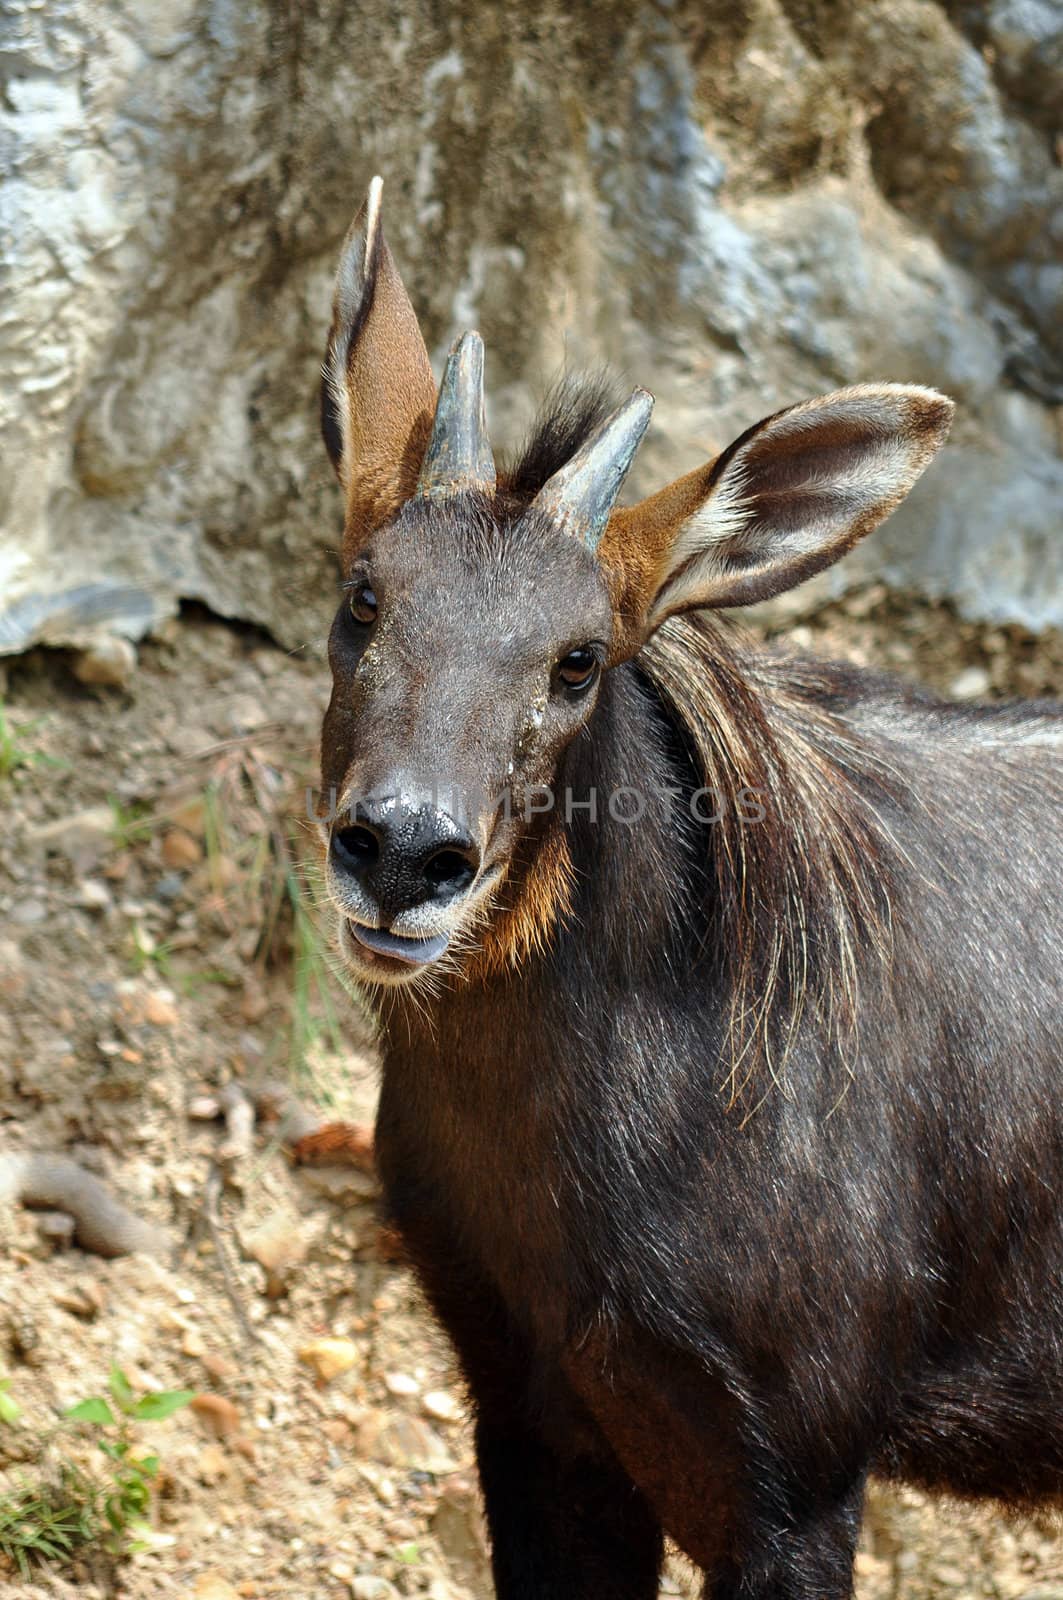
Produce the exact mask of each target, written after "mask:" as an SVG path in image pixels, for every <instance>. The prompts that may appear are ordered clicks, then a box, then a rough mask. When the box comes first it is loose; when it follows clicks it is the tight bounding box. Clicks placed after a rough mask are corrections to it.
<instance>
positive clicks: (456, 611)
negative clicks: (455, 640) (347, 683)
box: [352, 493, 612, 646]
mask: <svg viewBox="0 0 1063 1600" xmlns="http://www.w3.org/2000/svg"><path fill="white" fill-rule="evenodd" d="M362 571H366V572H367V573H368V575H369V576H370V577H371V579H372V580H373V582H374V584H375V585H376V586H377V588H378V597H379V599H380V601H381V604H382V606H384V607H385V608H388V609H390V608H391V607H394V606H401V607H402V608H403V609H404V610H405V609H407V608H409V610H410V612H411V616H410V621H411V622H412V621H413V620H414V619H413V615H412V613H416V616H417V623H418V624H419V625H420V626H423V627H425V628H426V629H429V630H430V631H433V632H434V631H435V630H436V629H437V628H438V629H439V631H440V632H441V633H442V634H443V635H444V636H448V635H450V634H451V633H452V631H453V629H454V626H455V625H457V626H458V628H459V629H460V631H461V632H462V633H464V634H468V635H474V636H476V637H478V638H480V639H482V638H483V637H484V632H485V629H486V630H490V633H492V634H493V635H494V637H495V638H497V639H498V640H499V642H504V641H506V640H507V639H512V640H514V641H516V640H517V639H521V640H526V641H527V642H528V643H529V644H531V645H533V646H534V645H536V644H539V643H543V644H548V645H550V646H556V645H557V644H559V643H560V644H564V643H567V642H569V641H570V640H571V642H573V643H580V642H582V641H583V639H584V638H586V637H591V636H594V637H597V638H601V639H603V640H604V641H605V642H606V643H608V640H609V633H610V630H611V618H612V612H611V607H610V604H609V599H608V594H607V590H606V586H605V582H604V580H603V578H602V575H601V572H600V570H599V568H598V564H597V562H596V561H595V558H594V556H593V555H592V553H591V552H590V551H589V550H588V549H587V548H586V546H585V545H583V544H581V543H580V542H579V540H577V539H574V538H572V537H571V536H570V535H568V534H565V533H562V532H561V531H560V530H559V529H558V528H556V527H555V526H554V525H553V523H551V521H550V520H549V519H548V518H547V517H545V516H543V514H542V513H541V512H538V511H536V509H535V508H534V507H521V506H515V505H513V504H512V503H507V502H506V501H505V500H504V499H501V498H500V499H497V500H496V499H494V498H491V497H487V496H484V495H482V494H477V493H467V494H462V495H457V496H455V497H454V499H453V500H449V501H444V502H442V503H440V502H435V503H429V502H427V501H423V500H411V501H408V502H407V504H406V505H405V506H403V508H402V510H401V511H400V513H399V515H398V516H397V517H396V518H395V520H394V521H393V522H392V523H390V524H389V525H388V526H387V527H385V528H382V529H380V530H379V531H378V532H377V533H375V534H374V535H373V538H372V540H371V541H370V543H369V545H368V546H367V547H366V548H365V549H364V550H363V552H362V553H361V555H360V556H358V557H356V558H355V561H354V563H353V566H352V573H353V574H356V575H357V574H360V573H361V572H362Z"/></svg>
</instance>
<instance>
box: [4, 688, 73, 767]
mask: <svg viewBox="0 0 1063 1600" xmlns="http://www.w3.org/2000/svg"><path fill="white" fill-rule="evenodd" d="M40 725H41V719H40V718H38V719H37V721H35V722H18V723H16V722H15V721H13V719H12V718H11V716H10V715H9V713H8V710H7V707H6V706H5V705H4V702H3V701H2V700H0V778H11V777H13V776H14V774H15V773H16V772H19V771H20V770H22V769H23V768H28V767H58V766H63V765H64V764H65V763H63V762H61V761H56V760H55V759H54V758H53V757H51V756H46V755H44V753H43V752H42V751H40V750H33V749H31V748H30V746H29V745H28V744H26V743H25V741H26V740H27V739H28V738H29V737H30V736H31V735H32V734H34V733H36V731H37V729H38V728H39V727H40Z"/></svg>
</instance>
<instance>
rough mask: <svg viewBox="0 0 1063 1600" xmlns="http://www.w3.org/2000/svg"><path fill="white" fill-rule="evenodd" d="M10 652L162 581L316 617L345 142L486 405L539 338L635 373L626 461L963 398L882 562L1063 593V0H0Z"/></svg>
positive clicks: (144, 608)
mask: <svg viewBox="0 0 1063 1600" xmlns="http://www.w3.org/2000/svg"><path fill="white" fill-rule="evenodd" d="M0 71H2V74H3V77H4V92H3V97H2V100H0V179H2V181H0V256H2V259H3V262H4V266H5V270H6V286H5V290H4V294H3V299H2V302H0V352H2V356H0V359H2V361H3V364H4V368H5V372H6V376H5V378H4V381H3V383H2V386H0V439H2V447H0V448H2V456H3V470H2V475H0V650H15V649H20V648H22V647H24V646H25V645H26V644H28V643H29V642H31V641H33V640H35V639H45V640H52V641H69V640H72V639H80V638H82V637H84V636H85V634H86V633H87V632H89V631H91V630H94V629H97V630H98V629H104V630H110V631H118V632H127V633H130V634H136V633H138V632H142V631H143V630H145V629H146V628H148V627H149V626H150V625H151V623H152V621H153V620H155V619H158V618H160V617H161V616H163V615H165V614H166V613H167V612H169V611H172V609H173V608H174V606H175V605H176V603H177V601H178V599H179V598H180V597H183V596H190V597H198V598H202V599H203V600H205V601H207V602H208V603H209V604H210V605H211V606H213V607H214V608H215V609H217V610H218V611H220V612H223V613H225V614H228V615H233V616H240V617H247V618H250V619H253V620H255V621H258V622H261V623H263V624H265V625H267V626H268V627H269V628H271V629H272V630H273V631H274V633H275V634H276V635H277V637H278V638H280V639H282V640H283V641H285V642H286V643H288V644H290V645H302V644H303V643H304V642H305V641H307V640H310V639H314V638H317V637H319V636H320V634H321V631H322V620H323V617H324V616H325V615H326V613H327V611H328V609H329V607H330V606H331V605H332V603H333V596H334V582H335V577H334V572H335V569H334V561H333V555H332V551H333V545H334V540H335V534H336V528H337V524H338V518H339V500H338V494H337V492H336V490H335V489H334V487H333V485H332V483H331V480H330V477H329V474H328V472H327V469H326V466H325V462H324V456H323V452H322V451H321V449H320V446H319V444H318V441H317V438H316V386H317V375H318V362H319V360H320V352H321V346H322V341H323V335H324V329H325V325H326V322H327V318H328V303H329V295H330V278H331V273H332V270H333V266H334V261H335V256H336V252H337V248H338V245H339V241H340V239H341V237H342V235H343V232H344V230H345V228H346V226H347V223H348V221H349V219H350V215H351V213H352V211H353V210H354V209H355V208H356V206H357V205H358V204H359V203H360V200H361V196H362V193H363V191H364V188H365V185H366V183H367V181H368V179H369V177H370V176H371V174H372V173H373V172H374V171H380V172H382V173H383V174H384V178H385V223H386V228H387V231H388V235H389V238H390V240H391V243H392V248H393V250H394V251H395V254H396V256H397V258H398V260H399V261H400V264H401V266H402V269H403V272H404V274H405V277H406V281H407V284H408V286H409V288H410V292H411V295H412V297H413V299H414V302H415V304H416V305H417V307H418V309H419V311H420V312H421V315H422V319H423V323H424V327H425V331H426V336H427V338H428V341H429V346H430V348H431V349H432V350H433V352H434V353H435V354H436V355H437V356H438V355H441V354H442V352H443V351H444V350H445V348H446V345H447V343H448V341H449V340H450V339H451V338H452V337H453V336H454V335H455V333H456V332H459V331H460V330H461V329H463V328H465V327H467V326H470V325H475V326H478V327H479V328H480V329H481V331H482V332H483V334H484V336H485V339H486V341H487V348H488V359H489V383H490V387H491V423H492V431H493V436H494V438H495V440H496V443H497V444H502V445H504V444H506V443H507V442H512V441H513V440H514V439H515V436H516V434H517V432H518V431H519V428H520V426H521V425H522V424H523V422H524V421H525V420H526V419H527V417H528V415H529V413H530V411H531V409H532V407H533V404H534V400H535V397H536V396H537V395H538V394H539V392H540V391H541V389H542V387H543V386H544V384H545V383H546V381H547V380H548V379H549V378H550V376H551V375H552V374H553V373H554V372H555V370H556V369H557V367H558V366H559V365H560V364H561V363H562V362H564V361H566V360H567V361H569V362H571V363H573V364H579V363H583V362H595V361H599V360H602V359H605V360H608V361H610V362H612V363H614V364H615V365H617V366H618V367H620V368H621V369H622V370H623V371H624V372H626V373H627V374H629V375H630V376H631V377H632V379H638V380H639V381H641V382H645V383H647V384H648V385H649V386H650V387H652V388H653V389H654V390H655V391H656V393H657V396H658V405H657V411H656V416H655V422H654V426H653V430H652V432H651V434H650V436H649V439H648V442H647V445H646V446H645V447H644V449H643V451H642V453H641V457H640V461H639V466H638V472H637V475H636V479H635V482H634V485H633V488H634V490H635V491H636V492H638V491H644V490H646V489H648V488H650V487H654V486H656V485H657V484H658V483H659V482H660V481H661V480H662V479H663V478H664V477H665V476H666V475H672V474H674V473H676V472H679V471H681V470H684V469H685V468H687V467H688V466H690V465H692V464H694V463H695V462H696V461H697V460H699V459H701V458H703V457H704V456H705V455H706V454H708V453H711V452H714V451H715V450H716V449H718V448H720V446H721V445H722V444H724V443H726V441H727V440H728V439H729V438H730V437H731V436H732V435H733V434H734V433H735V432H736V431H738V430H739V429H741V428H742V427H744V426H745V425H747V424H748V423H749V422H751V421H753V420H754V419H755V418H756V417H758V416H760V415H763V414H764V413H765V412H767V411H770V410H772V409H775V408H776V407H778V406H780V405H784V404H787V403H789V402H790V401H793V400H796V399H798V398H801V397H803V396H806V395H808V394H811V393H814V392H816V391H820V390H823V389H824V388H830V387H834V386H837V385H840V384H845V383H850V382H855V381H859V380H862V379H865V378H893V379H908V380H915V381H919V382H925V383H932V384H935V385H937V386H939V387H941V388H944V389H946V390H947V391H948V392H949V393H951V394H953V395H954V396H955V397H956V398H957V399H958V401H959V403H960V413H959V419H958V423H957V426H956V429H955V432H954V436H953V442H952V443H951V444H950V446H949V448H948V450H947V452H946V454H945V456H944V458H943V460H942V462H941V464H939V465H938V466H937V467H936V469H935V470H934V471H933V472H932V473H931V475H930V477H929V478H928V479H926V480H924V482H923V483H922V484H921V485H920V487H919V488H918V489H917V491H916V493H915V495H914V496H913V498H912V500H911V502H910V504H909V505H908V506H907V507H906V508H905V509H904V510H903V511H902V512H901V513H899V514H898V515H897V516H896V517H895V518H894V519H893V520H892V521H891V522H890V523H889V524H887V526H886V528H884V529H883V530H882V531H881V533H880V534H879V535H877V536H876V537H875V539H874V540H873V541H872V542H871V544H870V545H869V546H868V547H866V548H865V549H864V550H863V551H862V552H861V553H860V554H859V555H858V556H857V557H855V558H853V559H852V560H851V561H850V562H848V563H846V566H845V567H844V568H843V569H841V570H840V571H839V572H838V573H836V574H832V575H826V576H825V578H824V579H822V580H819V581H820V584H821V588H820V590H819V593H820V594H822V593H823V591H824V588H826V587H836V586H837V585H838V584H840V583H841V582H843V581H852V580H853V578H854V577H858V576H861V575H862V576H866V575H867V574H868V572H870V571H872V570H874V571H875V572H877V573H884V574H885V575H886V576H887V577H888V578H889V579H890V580H891V581H894V582H898V583H906V584H911V585H914V586H916V587H919V588H922V589H923V590H925V591H928V592H930V593H934V594H947V595H950V596H952V597H954V598H955V599H956V600H957V601H958V603H959V604H960V606H961V607H962V608H963V609H964V610H965V611H967V612H968V613H970V614H973V615H980V616H985V617H995V618H1012V619H1018V620H1021V621H1024V622H1026V623H1028V624H1030V625H1032V626H1039V625H1043V624H1047V623H1050V622H1052V623H1063V537H1061V521H1063V515H1061V510H1060V507H1061V503H1063V463H1061V460H1060V443H1061V440H1060V418H1061V413H1060V411H1059V409H1058V406H1059V403H1060V401H1063V331H1061V330H1063V317H1061V314H1060V313H1061V309H1063V171H1061V169H1060V155H1061V147H1060V134H1059V131H1058V120H1057V119H1058V117H1059V115H1060V107H1061V106H1063V36H1061V32H1060V20H1059V9H1058V4H1057V0H947V3H944V4H937V3H933V0H861V3H860V4H858V5H856V4H851V3H849V0H747V3H745V4H741V3H740V4H738V5H735V4H732V3H730V0H726V3H725V0H690V3H687V0H675V3H666V0H659V3H657V4H649V3H641V4H636V3H634V0H606V3H596V4H591V3H589V0H583V3H580V4H575V5H571V4H561V3H560V0H556V3H555V0H549V3H546V4H541V5H528V4H523V3H520V0H499V3H497V4H491V5H485V4H482V3H473V0H464V3H462V0H458V3H454V4H449V5H442V4H439V3H438V0H394V3H391V4H386V3H383V0H363V3H361V4H359V5H347V4H344V3H342V0H300V3H299V4H297V5H289V4H286V3H282V0H251V3H248V4H237V3H236V0H109V3H104V0H50V3H49V4H48V5H46V6H45V5H42V4H40V0H5V3H4V4H3V6H2V7H0Z"/></svg>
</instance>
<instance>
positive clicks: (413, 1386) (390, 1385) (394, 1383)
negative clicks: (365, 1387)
mask: <svg viewBox="0 0 1063 1600" xmlns="http://www.w3.org/2000/svg"><path fill="white" fill-rule="evenodd" d="M384 1387H385V1388H386V1389H387V1391H388V1393H389V1394H394V1395H412V1394H418V1393H419V1392H420V1388H421V1385H420V1384H419V1383H418V1382H417V1379H416V1378H415V1377H413V1376H412V1375H411V1374H410V1373H409V1372H386V1373H385V1374H384Z"/></svg>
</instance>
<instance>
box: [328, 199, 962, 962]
mask: <svg viewBox="0 0 1063 1600" xmlns="http://www.w3.org/2000/svg"><path fill="white" fill-rule="evenodd" d="M380 198H381V196H380V181H379V179H374V181H373V184H372V185H371V187H370V190H369V195H368V198H367V200H366V203H365V206H364V207H363V209H362V211H361V212H360V213H359V215H358V216H357V217H356V219H355V221H354V223H353V224H352V227H351V230H350V232H349V233H348V236H347V239H346V241H345V243H344V246H343V251H342V256H341V260H340V266H339V271H338V274H337V279H336V290H335V298H334V303H333V319H332V326H331V330H330V333H329V338H328V345H327V349H326V354H325V364H324V380H323V387H322V430H323V434H324V438H325V443H326V446H327V448H328V451H329V454H330V456H331V459H332V462H333V464H334V466H335V469H336V472H337V474H338V476H339V479H340V483H341V485H342V487H343V490H344V494H345V521H344V535H343V578H344V585H343V598H342V602H341V604H340V607H339V610H338V612H337V614H336V618H335V621H334V623H333V627H332V632H331V636H330V641H329V656H330V663H331V667H332V674H333V690H332V697H331V701H330V704H329V708H328V712H327V714H326V717H325V723H324V729H323V735H322V777H323V785H324V788H325V791H326V792H327V793H328V794H329V795H330V797H331V800H332V803H331V806H330V817H329V819H328V822H327V823H326V824H325V827H326V831H327V838H328V852H327V868H326V874H327V887H328V893H329V896H330V898H331V900H332V902H333V904H334V906H335V907H336V910H337V913H338V918H339V926H340V943H341V947H342V950H343V953H344V956H345V958H346V960H347V961H348V963H349V964H350V965H351V967H352V968H353V969H354V970H355V972H356V974H357V975H358V976H359V977H361V978H362V979H363V980H368V981H370V982H373V983H380V984H399V983H403V982H408V981H410V980H411V979H416V978H417V977H419V976H421V975H423V974H424V973H426V972H428V971H440V970H446V969H447V968H448V967H449V968H451V969H452V970H455V971H457V972H459V973H461V974H463V975H465V976H471V975H475V974H476V973H482V972H483V971H484V970H485V967H490V966H491V965H492V963H493V964H496V965H497V964H500V963H503V962H505V961H507V960H512V959H517V958H518V957H519V956H520V955H521V954H522V953H524V952H526V951H527V950H528V949H529V948H530V947H532V946H534V945H535V944H536V943H540V942H541V941H543V940H544V939H546V938H548V937H549V935H550V930H551V926H552V923H553V921H554V920H555V919H556V917H557V915H558V914H559V912H560V911H561V910H562V909H563V907H564V905H565V902H566V895H567V891H568V872H569V861H568V856H567V851H566V848H565V844H564V837H563V832H560V831H559V830H558V829H557V828H556V827H555V828H547V827H545V826H544V825H543V822H542V817H541V815H540V813H541V810H542V807H541V806H540V804H539V803H538V801H537V799H536V796H538V795H540V794H541V793H543V792H545V791H546V790H547V789H549V788H551V787H552V779H553V776H554V774H555V772H556V769H557V766H558V763H559V761H560V760H561V758H562V754H563V752H564V751H565V749H566V747H567V746H568V745H569V744H571V742H572V741H573V740H574V739H575V738H576V737H577V735H579V734H580V732H581V730H582V729H584V728H585V727H586V726H587V724H588V723H589V722H590V721H591V719H593V717H594V715H595V707H596V704H597V703H598V700H599V695H600V692H601V686H602V683H603V679H604V676H605V675H606V674H608V673H609V672H611V671H613V670H614V669H616V668H617V667H618V666H619V665H620V664H621V663H623V662H625V661H628V660H630V659H631V658H633V657H634V656H636V655H637V654H638V652H639V651H640V650H641V649H642V647H643V646H644V645H645V644H646V642H647V640H649V638H650V637H651V636H652V635H653V633H654V632H655V631H656V630H657V629H658V628H660V627H661V626H662V624H664V623H665V622H667V620H668V619H669V618H670V617H673V616H676V615H677V614H679V613H681V612H685V611H690V610H695V609H700V608H717V607H729V606H737V605H745V604H748V603H750V602H752V601H757V600H763V599H766V598H767V597H769V596H771V595H775V594H779V593H780V592H782V591H783V590H785V589H789V588H791V587H792V586H793V585H794V584H797V583H800V582H801V581H802V580H803V579H804V578H807V577H809V576H811V575H812V574H813V573H815V572H818V571H820V570H821V569H822V568H823V567H826V566H828V565H830V563H831V562H833V561H836V560H837V559H838V558H839V556H841V555H843V554H844V553H845V551H847V550H848V549H850V548H851V546H852V545H854V544H855V543H856V542H857V540H858V539H861V538H863V537H864V535H865V534H867V533H869V532H870V531H871V530H872V528H874V527H875V526H876V525H877V524H878V523H879V522H881V521H882V520H883V518H884V517H886V516H888V515H889V513H890V512H891V511H892V510H893V509H894V507H895V506H896V505H898V504H899V502H900V501H901V500H902V499H903V498H904V496H905V495H906V494H907V493H908V491H909V489H910V488H911V487H912V485H913V483H914V482H915V481H916V479H917V478H918V477H919V475H920V473H921V472H922V471H923V469H924V467H925V466H926V464H927V462H928V461H929V460H930V458H931V456H933V454H934V453H935V452H936V451H937V450H938V448H939V447H940V446H941V444H942V442H943V441H944V438H945V436H946V433H947V431H948V427H949V423H950V420H951V416H952V410H953V407H952V404H951V402H950V401H949V400H947V399H945V398H944V397H943V396H942V395H939V394H936V393H934V392H933V391H932V390H929V389H923V388H915V387H907V386H902V385H897V384H865V385H861V386H859V387H857V388H851V389H844V390H841V391H839V392H838V393H835V394H831V395H827V396H825V397H824V398H822V399H816V400H809V401H805V402H802V403H801V404H799V405H795V406H791V407H790V408H789V409H787V410H785V411H781V412H778V413H776V414H775V415H774V416H771V417H767V418H765V419H764V420H763V421H761V422H758V423H757V424H755V426H753V427H752V428H749V429H748V430H747V431H746V432H745V433H744V434H742V436H741V437H740V438H739V439H737V440H736V441H735V442H734V443H733V444H732V445H731V446H730V447H729V448H728V449H727V450H725V451H724V452H723V454H722V455H720V456H719V457H717V458H716V460H714V461H712V462H709V463H707V464H706V465H705V466H703V467H699V468H697V469H696V470H695V471H693V472H691V473H688V474H687V475H686V476H685V477H683V478H680V479H679V480H678V481H677V482H675V483H673V484H671V485H670V486H669V487H667V488H665V489H662V490H661V491H660V492H659V493H657V494H655V495H652V496H651V497H650V498H649V499H647V500H644V501H642V502H641V503H640V504H638V505H634V506H630V507H626V508H623V509H617V508H616V506H615V502H616V498H617V495H618V493H619V490H620V487H621V485H622V483H623V480H624V477H625V474H626V473H627V470H628V467H629V466H630V464H631V460H632V457H633V455H634V453H635V450H636V448H637V446H638V443H639V441H640V439H641V437H642V435H643V433H644V431H645V429H646V427H647V425H648V423H649V420H650V412H651V409H652V405H653V401H652V398H651V396H650V395H649V394H648V393H647V392H646V391H645V390H643V389H636V390H635V391H634V393H633V394H632V395H631V396H630V398H628V399H627V400H626V401H624V402H623V404H621V405H619V406H617V407H613V408H611V409H610V408H608V407H607V406H606V405H605V403H604V400H603V395H602V392H601V391H600V390H595V389H594V388H593V387H592V388H591V389H585V390H583V391H579V390H573V389H569V390H567V391H564V392H562V393H561V395H560V396H559V397H556V398H555V401H554V402H553V404H552V406H551V407H548V409H547V411H546V412H545V413H544V415H543V417H542V418H541V419H540V423H539V426H538V428H537V430H536V433H535V436H534V439H533V442H532V444H531V446H530V447H529V449H528V451H527V452H526V453H525V455H524V457H523V458H521V460H520V461H518V462H517V464H516V465H515V467H514V468H513V469H512V470H511V471H510V472H508V473H496V468H495V462H494V458H493V455H492V451H491V447H490V444H489V441H488V438H487V432H486V427H485V422H484V409H483V346H482V344H481V341H480V338H479V336H478V335H477V334H475V333H467V334H466V335H465V336H464V337H463V338H462V339H460V340H459V341H458V343H457V344H456V345H455V346H454V348H453V349H452V351H451V353H450V356H449V359H448V361H447V364H446V368H445V371H444V374H443V378H442V381H441V383H440V385H439V389H438V392H437V389H436V385H435V382H434V380H433V377H432V371H431V367H430V364H429V360H428V355H427V351H426V349H425V345H424V341H423V339H422V336H421V333H420V330H419V327H418V324H417V319H416V316H415V314H414V311H413V308H412V306H411V305H410V302H409V299H408V297H407V295H406V292H405V290H404V288H403V286H402V282H401V279H400V277H399V275H398V272H397V270H396V268H395V264H394V261H393V259H392V257H391V254H390V251H389V250H388V247H387V245H386V243H385V241H384V237H383V233H382V231H381V224H380Z"/></svg>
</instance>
